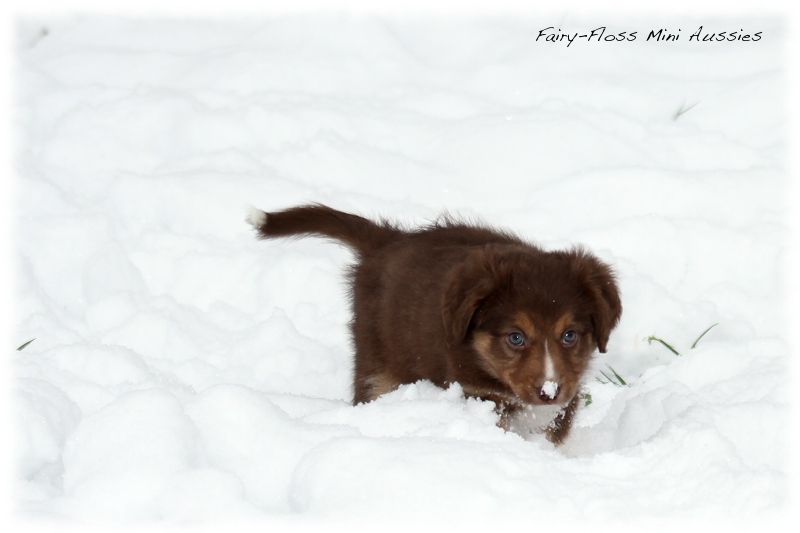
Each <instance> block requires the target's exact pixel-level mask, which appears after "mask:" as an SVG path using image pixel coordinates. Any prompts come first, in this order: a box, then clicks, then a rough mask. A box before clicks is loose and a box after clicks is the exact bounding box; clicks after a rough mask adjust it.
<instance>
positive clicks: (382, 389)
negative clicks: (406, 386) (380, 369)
mask: <svg viewBox="0 0 800 533" xmlns="http://www.w3.org/2000/svg"><path fill="white" fill-rule="evenodd" d="M363 384H364V387H366V388H367V390H369V394H368V397H369V399H368V400H367V401H368V402H371V401H372V400H374V399H375V398H377V397H378V396H382V395H384V394H386V393H387V392H392V391H393V390H395V389H397V387H399V386H400V383H398V381H397V380H396V379H394V378H393V377H392V376H390V375H389V374H386V373H380V374H375V375H373V376H369V377H367V378H364V380H363Z"/></svg>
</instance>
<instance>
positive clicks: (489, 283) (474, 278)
mask: <svg viewBox="0 0 800 533" xmlns="http://www.w3.org/2000/svg"><path fill="white" fill-rule="evenodd" d="M621 312H622V306H621V303H620V299H619V291H618V289H617V285H616V282H615V280H614V276H613V273H612V272H611V269H610V268H609V267H608V266H607V265H606V264H604V263H602V262H601V261H599V260H598V259H597V258H596V257H594V256H593V255H591V254H590V253H588V252H586V251H585V250H583V249H580V248H576V249H574V250H571V251H565V252H542V251H539V250H536V249H533V248H528V247H525V246H518V245H489V246H486V247H484V248H482V249H480V250H477V251H475V252H473V253H472V255H471V256H470V257H469V258H468V259H467V260H466V261H465V262H464V263H462V264H461V265H459V266H458V267H456V268H455V269H454V270H453V271H452V272H451V274H450V277H449V279H448V283H447V289H446V291H445V293H444V296H443V299H442V316H443V320H444V325H445V329H446V334H447V342H448V344H449V345H450V346H457V345H460V344H464V343H466V344H467V345H469V346H471V347H472V349H473V351H474V353H475V355H476V357H477V359H478V362H479V364H480V366H481V367H482V368H483V370H485V371H486V372H487V373H488V374H490V375H491V376H493V377H494V378H496V379H497V380H499V381H500V382H501V383H503V384H504V385H506V386H507V387H508V388H509V389H510V390H511V391H512V392H513V394H514V395H515V396H516V397H517V398H519V400H520V401H521V402H523V403H526V404H533V405H542V404H560V405H566V404H567V403H569V402H570V401H571V400H572V398H573V397H574V396H575V394H576V393H577V391H578V387H579V385H580V380H581V377H582V376H583V373H584V372H585V370H586V367H587V366H588V364H589V359H590V357H591V354H592V352H593V351H594V350H595V349H596V348H597V349H599V350H600V352H605V351H606V344H607V343H608V337H609V335H610V333H611V330H612V329H613V328H614V327H615V326H616V325H617V322H618V321H619V317H620V314H621Z"/></svg>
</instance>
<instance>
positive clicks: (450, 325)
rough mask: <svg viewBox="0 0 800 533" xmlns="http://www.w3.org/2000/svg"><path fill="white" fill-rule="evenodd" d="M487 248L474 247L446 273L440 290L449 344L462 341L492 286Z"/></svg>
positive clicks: (492, 277) (446, 337) (491, 290)
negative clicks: (443, 285) (466, 256)
mask: <svg viewBox="0 0 800 533" xmlns="http://www.w3.org/2000/svg"><path fill="white" fill-rule="evenodd" d="M487 255H488V250H486V249H482V250H476V251H474V252H472V253H471V254H470V255H469V257H468V258H467V259H466V260H465V261H463V262H462V263H460V264H459V265H457V266H455V267H454V268H453V269H452V270H450V272H449V273H448V274H447V278H446V279H445V288H444V293H443V294H442V302H441V305H442V321H443V322H444V329H445V339H446V341H447V345H448V346H450V347H454V346H457V345H458V344H460V343H461V342H463V341H464V339H466V337H467V333H468V332H469V325H470V322H471V321H472V318H473V317H474V316H475V313H476V311H477V310H478V308H479V307H480V305H481V303H483V302H484V301H485V300H486V299H487V298H488V297H489V296H490V295H491V294H492V292H494V289H495V274H494V273H493V272H492V269H491V267H490V264H489V261H488V257H487Z"/></svg>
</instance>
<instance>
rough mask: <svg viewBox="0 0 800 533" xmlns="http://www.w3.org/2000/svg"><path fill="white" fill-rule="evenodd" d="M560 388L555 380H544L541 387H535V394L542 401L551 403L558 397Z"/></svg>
mask: <svg viewBox="0 0 800 533" xmlns="http://www.w3.org/2000/svg"><path fill="white" fill-rule="evenodd" d="M559 392H560V388H559V386H558V383H556V382H555V381H545V382H544V384H543V385H542V386H541V387H536V394H537V395H538V396H539V399H540V400H541V401H542V402H543V403H553V402H555V401H556V398H558V393H559Z"/></svg>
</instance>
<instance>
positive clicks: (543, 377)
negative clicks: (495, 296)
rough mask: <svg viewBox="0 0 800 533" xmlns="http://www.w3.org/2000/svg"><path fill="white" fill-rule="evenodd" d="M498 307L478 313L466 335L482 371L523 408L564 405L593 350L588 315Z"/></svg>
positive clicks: (569, 397)
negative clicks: (498, 382) (503, 386)
mask: <svg viewBox="0 0 800 533" xmlns="http://www.w3.org/2000/svg"><path fill="white" fill-rule="evenodd" d="M502 307H505V306H501V307H500V308H498V307H495V308H490V309H488V310H487V309H484V310H481V314H482V315H483V316H482V317H480V319H479V320H480V325H479V326H477V327H476V328H475V329H474V330H473V332H472V334H471V341H470V342H471V344H472V346H473V348H474V349H475V353H476V354H477V356H478V358H479V361H480V364H481V366H482V367H483V368H484V370H486V372H488V373H489V374H490V375H492V376H493V377H495V378H497V379H498V380H499V381H500V382H502V383H504V384H505V385H506V386H507V387H508V388H510V389H511V391H512V392H513V393H514V396H516V397H517V398H518V399H519V400H520V401H521V402H523V403H526V404H532V405H548V404H558V405H566V404H567V403H569V401H570V400H572V398H573V397H574V396H575V394H576V393H577V392H578V387H579V384H580V380H581V377H582V376H583V373H584V372H585V370H586V367H587V365H588V364H589V360H590V358H591V354H592V352H593V351H594V349H595V347H596V344H595V340H594V336H593V335H592V326H591V321H590V320H588V315H583V316H575V314H573V312H571V311H566V310H559V311H555V312H553V311H550V310H547V311H545V312H542V311H536V310H532V309H528V310H522V309H520V310H517V311H516V312H510V313H508V312H504V311H503V310H502Z"/></svg>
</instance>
